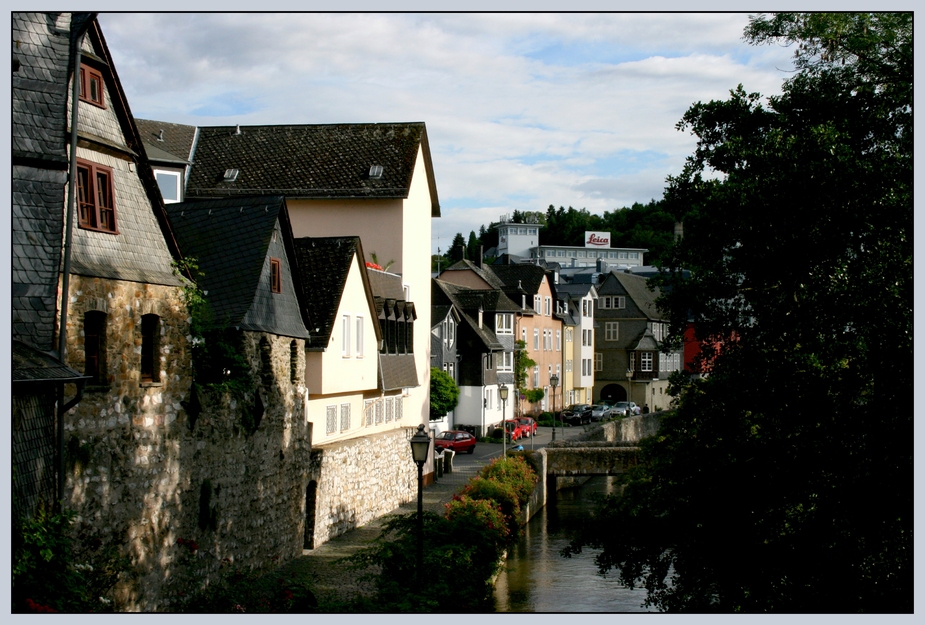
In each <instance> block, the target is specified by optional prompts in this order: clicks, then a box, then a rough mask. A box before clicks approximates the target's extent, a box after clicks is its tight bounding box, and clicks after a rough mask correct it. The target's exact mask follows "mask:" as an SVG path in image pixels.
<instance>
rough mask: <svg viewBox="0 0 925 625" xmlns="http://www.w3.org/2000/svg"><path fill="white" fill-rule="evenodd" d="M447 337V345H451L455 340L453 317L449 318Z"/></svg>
mask: <svg viewBox="0 0 925 625" xmlns="http://www.w3.org/2000/svg"><path fill="white" fill-rule="evenodd" d="M447 338H448V340H449V346H450V347H453V343H455V342H456V322H455V321H454V320H453V319H450V323H449V331H448V332H447Z"/></svg>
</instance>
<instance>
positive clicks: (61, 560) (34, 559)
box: [12, 507, 128, 613]
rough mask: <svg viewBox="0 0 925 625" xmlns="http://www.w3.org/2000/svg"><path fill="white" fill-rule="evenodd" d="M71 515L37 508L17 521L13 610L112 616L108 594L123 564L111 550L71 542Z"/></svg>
mask: <svg viewBox="0 0 925 625" xmlns="http://www.w3.org/2000/svg"><path fill="white" fill-rule="evenodd" d="M74 516H75V515H74V513H73V512H70V511H64V512H60V513H54V512H52V511H51V510H49V509H47V508H45V507H41V508H40V509H39V510H38V511H37V512H36V514H35V516H34V517H33V518H21V519H17V522H16V523H15V524H14V529H13V536H12V539H13V540H12V542H13V544H12V547H13V563H12V564H13V580H12V581H13V584H12V604H13V605H12V611H13V612H82V613H86V612H112V610H113V604H112V599H111V598H107V595H108V594H109V592H110V591H111V589H112V587H113V586H114V585H115V583H116V581H117V580H118V577H119V572H120V571H121V570H122V569H123V568H126V567H127V564H128V562H127V560H126V559H125V558H124V557H122V556H120V555H119V552H118V549H117V548H115V547H111V548H102V546H101V543H100V541H98V540H87V541H83V542H85V543H86V545H85V546H84V545H82V546H84V548H83V549H80V550H78V549H77V547H76V546H75V541H73V540H72V535H71V524H72V523H73V520H74Z"/></svg>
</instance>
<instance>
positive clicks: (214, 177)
mask: <svg viewBox="0 0 925 625" xmlns="http://www.w3.org/2000/svg"><path fill="white" fill-rule="evenodd" d="M419 148H423V155H424V159H425V165H426V171H427V175H428V178H429V182H430V189H431V212H432V215H433V216H434V217H439V216H440V203H439V201H438V199H437V191H436V184H435V182H434V179H433V165H432V163H431V161H430V148H429V146H428V143H427V131H426V129H425V126H424V123H423V122H412V123H382V124H322V125H286V126H209V127H200V128H199V137H198V139H197V143H196V146H195V153H194V156H193V163H194V164H193V168H192V172H191V174H190V178H189V182H188V184H187V189H186V197H188V198H208V197H226V196H234V195H242V194H250V195H253V194H255V193H273V194H279V195H285V196H287V197H291V198H407V197H408V194H409V191H410V189H411V179H412V174H413V173H414V166H415V162H416V160H417V155H418V149H419ZM373 165H381V166H382V175H381V177H379V178H371V177H370V167H371V166H373ZM227 169H237V170H239V172H240V173H239V174H238V178H237V180H236V181H234V182H224V181H223V178H224V173H225V170H227Z"/></svg>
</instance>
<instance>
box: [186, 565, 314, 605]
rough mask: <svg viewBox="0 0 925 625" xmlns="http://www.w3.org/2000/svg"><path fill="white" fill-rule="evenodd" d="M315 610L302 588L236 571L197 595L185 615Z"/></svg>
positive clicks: (298, 585)
mask: <svg viewBox="0 0 925 625" xmlns="http://www.w3.org/2000/svg"><path fill="white" fill-rule="evenodd" d="M317 607H318V602H317V600H316V599H315V596H314V594H312V591H311V590H310V589H309V588H308V587H307V586H305V585H304V584H299V583H295V584H293V583H287V582H286V580H284V579H281V578H276V577H274V576H272V575H260V574H258V573H243V572H241V571H235V572H234V573H231V574H230V575H228V576H227V577H225V578H224V579H223V580H222V581H221V582H219V583H217V584H213V585H211V586H209V588H207V589H206V590H205V591H203V592H201V593H199V594H198V595H196V596H195V597H194V598H193V599H191V600H190V602H189V603H188V604H187V605H186V607H185V609H184V611H185V612H191V613H200V614H234V613H240V612H247V613H254V612H258V613H260V612H269V613H281V614H285V613H303V612H315V611H317Z"/></svg>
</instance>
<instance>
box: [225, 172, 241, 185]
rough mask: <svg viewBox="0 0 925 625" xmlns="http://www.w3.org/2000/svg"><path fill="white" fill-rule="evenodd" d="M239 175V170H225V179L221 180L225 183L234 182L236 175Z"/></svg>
mask: <svg viewBox="0 0 925 625" xmlns="http://www.w3.org/2000/svg"><path fill="white" fill-rule="evenodd" d="M239 173H241V172H240V170H237V169H226V170H225V177H224V178H223V180H224V181H225V182H234V181H235V180H237V179H238V174H239Z"/></svg>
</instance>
